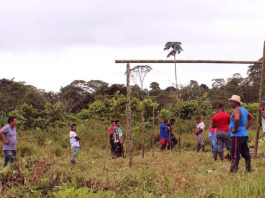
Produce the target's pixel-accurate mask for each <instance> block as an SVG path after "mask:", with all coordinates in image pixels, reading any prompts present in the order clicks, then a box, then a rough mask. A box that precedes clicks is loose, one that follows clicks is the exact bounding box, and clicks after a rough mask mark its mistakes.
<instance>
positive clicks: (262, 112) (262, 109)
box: [259, 101, 265, 135]
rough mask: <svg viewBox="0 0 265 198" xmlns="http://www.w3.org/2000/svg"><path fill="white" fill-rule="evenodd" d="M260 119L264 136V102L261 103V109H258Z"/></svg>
mask: <svg viewBox="0 0 265 198" xmlns="http://www.w3.org/2000/svg"><path fill="white" fill-rule="evenodd" d="M259 111H260V113H261V119H262V131H263V133H264V135H265V101H262V104H261V107H259Z"/></svg>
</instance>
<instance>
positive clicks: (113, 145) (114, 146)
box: [110, 139, 116, 156]
mask: <svg viewBox="0 0 265 198" xmlns="http://www.w3.org/2000/svg"><path fill="white" fill-rule="evenodd" d="M110 151H111V156H115V152H116V145H115V143H114V140H113V139H110Z"/></svg>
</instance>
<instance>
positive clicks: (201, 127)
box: [196, 122, 205, 133]
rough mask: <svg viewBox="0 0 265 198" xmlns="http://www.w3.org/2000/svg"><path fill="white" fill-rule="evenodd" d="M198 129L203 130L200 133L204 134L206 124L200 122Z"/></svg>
mask: <svg viewBox="0 0 265 198" xmlns="http://www.w3.org/2000/svg"><path fill="white" fill-rule="evenodd" d="M196 129H202V132H200V133H203V131H204V129H205V124H204V123H203V122H200V123H199V124H197V127H196Z"/></svg>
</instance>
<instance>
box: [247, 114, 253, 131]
mask: <svg viewBox="0 0 265 198" xmlns="http://www.w3.org/2000/svg"><path fill="white" fill-rule="evenodd" d="M253 120H254V116H253V115H252V114H251V113H249V112H248V124H247V129H248V128H249V127H251V125H252V123H253Z"/></svg>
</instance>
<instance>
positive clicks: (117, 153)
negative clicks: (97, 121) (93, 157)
mask: <svg viewBox="0 0 265 198" xmlns="http://www.w3.org/2000/svg"><path fill="white" fill-rule="evenodd" d="M120 124H121V122H120V121H119V120H116V121H114V120H112V121H111V126H110V128H109V132H108V137H109V141H110V148H111V156H112V158H116V157H124V150H123V140H122V130H121V128H120Z"/></svg>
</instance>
